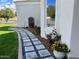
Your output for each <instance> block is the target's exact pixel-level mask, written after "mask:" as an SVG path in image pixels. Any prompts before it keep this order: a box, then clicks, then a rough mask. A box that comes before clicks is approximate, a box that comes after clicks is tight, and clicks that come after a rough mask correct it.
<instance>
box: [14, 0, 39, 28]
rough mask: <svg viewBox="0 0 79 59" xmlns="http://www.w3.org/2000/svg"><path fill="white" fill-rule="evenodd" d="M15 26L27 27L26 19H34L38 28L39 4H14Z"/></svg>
mask: <svg viewBox="0 0 79 59" xmlns="http://www.w3.org/2000/svg"><path fill="white" fill-rule="evenodd" d="M15 4H16V10H17V26H18V27H28V26H29V25H28V18H29V17H34V19H35V25H37V26H40V3H38V2H29V3H28V2H16V3H15Z"/></svg>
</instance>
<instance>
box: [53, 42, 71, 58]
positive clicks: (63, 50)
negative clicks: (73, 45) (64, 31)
mask: <svg viewBox="0 0 79 59" xmlns="http://www.w3.org/2000/svg"><path fill="white" fill-rule="evenodd" d="M52 49H53V54H54V56H55V57H56V58H58V59H62V58H64V56H66V55H67V54H68V53H69V52H70V49H69V48H68V46H67V45H66V44H60V43H58V42H55V43H54V44H52Z"/></svg>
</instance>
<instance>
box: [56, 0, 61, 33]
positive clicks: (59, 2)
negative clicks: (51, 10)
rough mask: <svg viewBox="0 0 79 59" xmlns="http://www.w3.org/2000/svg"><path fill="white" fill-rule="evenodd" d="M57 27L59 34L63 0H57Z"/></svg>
mask: <svg viewBox="0 0 79 59" xmlns="http://www.w3.org/2000/svg"><path fill="white" fill-rule="evenodd" d="M55 11H56V12H55V28H56V31H57V32H58V34H60V16H61V0H56V10H55Z"/></svg>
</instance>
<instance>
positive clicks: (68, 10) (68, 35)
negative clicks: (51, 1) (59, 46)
mask: <svg viewBox="0 0 79 59" xmlns="http://www.w3.org/2000/svg"><path fill="white" fill-rule="evenodd" d="M58 4H61V5H58V6H56V7H60V8H58V9H57V10H58V11H57V13H56V14H59V13H60V16H58V15H57V17H58V18H59V19H60V21H57V23H58V22H59V23H58V24H59V25H60V26H59V25H57V23H56V25H57V26H58V27H59V28H57V29H60V34H61V36H62V38H61V39H62V42H63V43H66V44H67V45H68V47H69V48H70V49H71V52H70V53H69V57H75V58H78V59H79V46H78V45H79V0H61V1H59V3H58ZM59 10H60V11H59ZM58 18H57V19H56V20H58Z"/></svg>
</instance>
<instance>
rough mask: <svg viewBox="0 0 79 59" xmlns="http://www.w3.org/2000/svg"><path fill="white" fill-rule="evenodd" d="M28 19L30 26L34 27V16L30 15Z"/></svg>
mask: <svg viewBox="0 0 79 59" xmlns="http://www.w3.org/2000/svg"><path fill="white" fill-rule="evenodd" d="M28 21H29V27H34V25H35V22H34V18H33V17H29V18H28Z"/></svg>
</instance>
